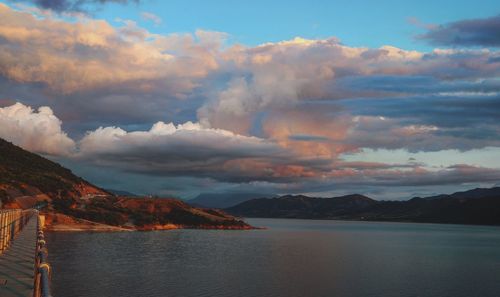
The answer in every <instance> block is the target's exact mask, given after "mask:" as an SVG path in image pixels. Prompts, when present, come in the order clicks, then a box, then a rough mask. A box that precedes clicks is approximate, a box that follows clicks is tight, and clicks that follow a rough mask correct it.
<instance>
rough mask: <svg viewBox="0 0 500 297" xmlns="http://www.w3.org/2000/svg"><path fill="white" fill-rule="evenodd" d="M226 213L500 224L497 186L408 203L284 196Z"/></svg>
mask: <svg viewBox="0 0 500 297" xmlns="http://www.w3.org/2000/svg"><path fill="white" fill-rule="evenodd" d="M225 210H226V211H227V212H228V213H230V214H233V215H236V216H242V217H261V218H298V219H337V220H361V221H395V222H429V223H454V224H482V225H500V187H495V188H490V189H473V190H469V191H465V192H457V193H454V194H451V195H438V196H432V197H427V198H419V197H415V198H412V199H410V200H407V201H377V200H374V199H371V198H369V197H366V196H363V195H357V194H355V195H347V196H341V197H333V198H314V197H307V196H302V195H298V196H292V195H287V196H282V197H278V198H260V199H253V200H249V201H245V202H242V203H240V204H238V205H235V206H233V207H229V208H226V209H225Z"/></svg>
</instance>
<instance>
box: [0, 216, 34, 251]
mask: <svg viewBox="0 0 500 297" xmlns="http://www.w3.org/2000/svg"><path fill="white" fill-rule="evenodd" d="M32 215H33V211H32V210H21V209H5V210H0V254H2V253H3V252H4V251H5V250H6V249H7V248H8V247H9V245H10V244H11V242H12V241H13V240H14V238H15V236H16V235H17V233H19V232H20V231H21V230H22V229H23V227H24V226H25V225H26V223H28V221H29V219H30V217H31V216H32Z"/></svg>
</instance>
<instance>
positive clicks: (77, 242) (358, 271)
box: [46, 219, 500, 297]
mask: <svg viewBox="0 0 500 297" xmlns="http://www.w3.org/2000/svg"><path fill="white" fill-rule="evenodd" d="M247 221H248V222H249V223H250V224H252V225H254V226H263V227H267V228H268V229H267V230H252V231H216V230H214V231H207V230H173V231H155V232H130V233H129V232H127V233H125V232H123V233H47V234H46V237H47V241H48V248H49V260H50V262H51V264H52V269H53V277H52V289H53V295H54V297H63V296H71V297H108V296H109V297H111V296H113V297H129V296H130V297H150V296H151V297H154V296H158V297H159V296H162V297H163V296H172V297H174V296H175V297H191V296H217V297H229V296H231V297H268V296H269V297H272V296H283V297H305V296H311V297H315V296H318V297H319V296H324V297H332V296H333V297H355V296H356V297H365V296H366V297H379V296H380V297H391V296H394V297H411V296H415V297H417V296H418V297H421V296H429V297H446V296H450V297H461V296H463V297H474V296H480V297H490V296H491V297H498V296H500V227H488V226H464V225H440V224H413V223H379V222H345V221H323V220H285V219H248V220H247Z"/></svg>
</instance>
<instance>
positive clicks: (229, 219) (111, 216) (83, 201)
mask: <svg viewBox="0 0 500 297" xmlns="http://www.w3.org/2000/svg"><path fill="white" fill-rule="evenodd" d="M112 192H115V193H117V194H114V193H112ZM130 196H132V194H131V193H128V192H120V191H116V190H114V191H109V190H104V189H101V188H99V187H97V186H95V185H93V184H91V183H89V182H87V181H85V180H84V179H82V178H80V177H78V176H76V175H75V174H73V173H72V172H71V170H69V169H67V168H64V167H62V166H61V165H59V164H57V163H55V162H53V161H50V160H48V159H46V158H44V157H42V156H39V155H37V154H33V153H31V152H28V151H26V150H23V149H22V148H20V147H18V146H15V145H13V144H12V143H10V142H8V141H5V140H3V139H1V138H0V208H31V207H33V205H34V204H35V203H38V204H39V205H43V206H44V208H43V213H44V214H45V215H46V223H47V227H48V228H49V229H52V230H65V231H67V230H73V231H76V230H99V231H113V230H156V229H172V228H203V229H250V228H251V227H250V226H249V225H248V224H246V223H245V222H243V221H241V220H239V219H236V218H235V217H233V216H230V215H227V214H225V213H224V212H222V211H220V210H217V209H201V208H197V207H193V206H191V205H189V204H187V203H185V202H183V201H181V200H179V199H172V198H170V199H167V198H157V199H155V198H144V197H130Z"/></svg>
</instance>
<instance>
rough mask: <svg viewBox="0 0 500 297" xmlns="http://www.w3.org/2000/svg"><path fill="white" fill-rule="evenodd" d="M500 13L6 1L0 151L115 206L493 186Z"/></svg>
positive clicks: (470, 7)
mask: <svg viewBox="0 0 500 297" xmlns="http://www.w3.org/2000/svg"><path fill="white" fill-rule="evenodd" d="M499 32H500V2H498V1H354V0H351V1H286V2H285V1H251V2H245V3H243V2H241V1H240V2H235V1H176V0H175V1H159V0H142V1H126V0H78V1H76V0H31V1H14V0H8V1H0V137H2V138H4V139H7V140H9V141H11V142H13V143H14V144H16V145H19V146H21V147H23V148H25V149H27V150H29V151H32V152H35V153H38V154H41V155H44V156H46V157H48V158H50V159H52V160H55V161H57V162H60V163H61V164H63V165H64V166H67V167H68V168H70V169H72V170H73V171H74V172H75V173H76V174H78V175H80V176H82V177H84V178H86V179H87V180H89V181H91V182H93V183H95V184H97V185H99V186H101V187H104V188H107V189H117V190H125V191H130V192H133V193H137V194H155V195H159V196H175V197H180V198H184V199H191V198H194V197H196V196H197V195H199V194H202V193H224V194H227V193H231V194H234V195H238V194H242V193H259V194H262V195H263V196H264V195H265V196H274V195H281V194H306V195H314V196H318V197H331V196H338V195H343V194H350V193H360V194H365V195H368V196H370V197H373V198H376V199H408V198H410V197H414V196H426V195H433V194H437V193H452V192H456V191H460V190H466V189H470V188H474V187H492V186H499V185H500V124H499V123H500V50H499V47H500V35H499Z"/></svg>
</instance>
